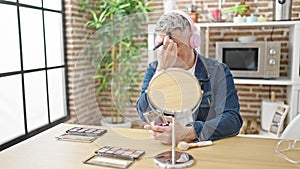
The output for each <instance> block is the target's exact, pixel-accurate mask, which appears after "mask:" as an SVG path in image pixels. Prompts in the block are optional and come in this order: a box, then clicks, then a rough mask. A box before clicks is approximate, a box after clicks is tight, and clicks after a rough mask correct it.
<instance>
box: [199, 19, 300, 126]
mask: <svg viewBox="0 0 300 169" xmlns="http://www.w3.org/2000/svg"><path fill="white" fill-rule="evenodd" d="M196 26H197V28H198V30H199V31H198V33H199V35H200V37H201V42H202V43H201V45H200V47H199V52H200V53H201V54H203V55H205V56H208V53H209V40H210V38H209V31H210V29H211V28H222V27H224V28H225V27H266V26H272V27H288V29H289V41H288V45H287V46H288V47H289V48H288V50H289V51H288V59H289V60H288V72H287V74H288V75H287V77H279V78H277V79H270V80H266V79H237V78H236V79H234V82H235V84H263V85H285V86H287V94H286V100H287V104H288V105H289V106H290V112H289V116H288V119H287V120H288V122H289V121H291V120H292V119H293V118H294V117H295V116H296V115H297V114H299V113H300V59H299V58H300V38H299V37H300V21H271V22H253V23H198V24H196ZM203 35H205V36H203Z"/></svg>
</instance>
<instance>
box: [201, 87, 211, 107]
mask: <svg viewBox="0 0 300 169" xmlns="http://www.w3.org/2000/svg"><path fill="white" fill-rule="evenodd" d="M210 105H211V91H209V92H204V93H203V95H202V100H201V103H200V107H201V108H209V107H210Z"/></svg>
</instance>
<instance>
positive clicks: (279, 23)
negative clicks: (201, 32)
mask: <svg viewBox="0 0 300 169" xmlns="http://www.w3.org/2000/svg"><path fill="white" fill-rule="evenodd" d="M297 23H300V21H270V22H251V23H249V22H244V23H233V22H212V23H196V26H197V27H241V26H292V25H295V24H297Z"/></svg>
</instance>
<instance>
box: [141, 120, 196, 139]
mask: <svg viewBox="0 0 300 169" xmlns="http://www.w3.org/2000/svg"><path fill="white" fill-rule="evenodd" d="M168 119H170V118H168ZM168 121H169V120H168ZM144 128H145V129H147V130H149V133H150V134H151V135H152V136H153V137H154V139H155V140H158V141H159V142H161V143H163V144H172V123H170V125H169V126H152V125H145V126H144ZM175 137H176V138H175V139H176V144H177V143H178V142H180V141H186V142H192V141H193V140H195V139H196V138H197V137H196V133H195V131H194V128H193V127H192V126H189V127H184V126H182V125H180V124H179V123H178V122H175Z"/></svg>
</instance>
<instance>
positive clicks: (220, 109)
mask: <svg viewBox="0 0 300 169" xmlns="http://www.w3.org/2000/svg"><path fill="white" fill-rule="evenodd" d="M194 31H195V28H194V25H193V23H192V21H191V18H189V16H188V15H186V14H185V13H184V12H182V11H179V10H175V11H170V12H167V13H165V14H163V15H162V16H161V17H160V19H159V20H158V22H157V24H156V28H155V32H156V34H157V36H156V45H157V44H158V43H160V44H161V46H160V47H158V50H159V51H158V55H157V61H154V62H152V63H150V64H149V66H148V68H147V71H146V73H145V76H144V80H143V86H142V91H141V95H140V98H139V99H138V101H137V104H136V108H137V111H138V114H139V116H140V118H141V119H143V120H145V117H144V115H143V114H144V113H146V112H149V111H151V108H150V106H149V101H148V99H147V93H146V90H147V88H148V86H149V83H150V81H151V79H152V78H153V77H154V76H155V75H157V74H158V73H159V72H160V71H162V70H165V69H168V68H180V69H184V70H187V71H190V72H191V73H192V74H193V75H194V76H195V77H196V78H197V79H198V82H199V85H200V86H201V89H202V91H203V95H202V99H201V103H200V105H199V107H198V108H197V111H195V112H194V113H193V115H192V116H193V120H192V121H190V122H189V123H187V124H186V125H179V126H178V125H176V142H179V141H186V142H194V141H205V140H217V139H221V138H225V137H230V136H235V135H237V134H238V133H239V130H240V128H241V126H242V119H241V116H240V113H239V111H240V105H239V102H238V96H237V90H236V88H235V85H234V82H233V77H232V74H231V72H230V70H229V68H228V67H227V66H226V65H225V64H223V63H219V62H217V61H216V60H214V59H209V58H205V57H204V56H201V55H200V54H199V53H197V51H196V50H195V48H197V47H198V45H199V39H200V38H199V37H194V36H196V35H195V34H194ZM144 128H145V129H147V130H149V132H150V133H151V135H152V136H153V137H154V139H155V140H158V141H160V142H161V143H164V144H171V143H172V141H171V138H172V128H171V126H153V125H148V124H147V125H145V126H144Z"/></svg>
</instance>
